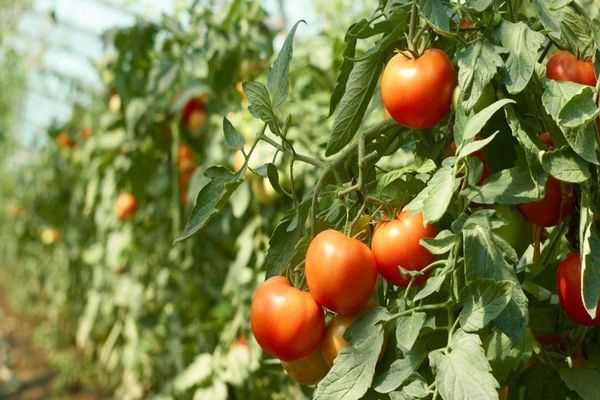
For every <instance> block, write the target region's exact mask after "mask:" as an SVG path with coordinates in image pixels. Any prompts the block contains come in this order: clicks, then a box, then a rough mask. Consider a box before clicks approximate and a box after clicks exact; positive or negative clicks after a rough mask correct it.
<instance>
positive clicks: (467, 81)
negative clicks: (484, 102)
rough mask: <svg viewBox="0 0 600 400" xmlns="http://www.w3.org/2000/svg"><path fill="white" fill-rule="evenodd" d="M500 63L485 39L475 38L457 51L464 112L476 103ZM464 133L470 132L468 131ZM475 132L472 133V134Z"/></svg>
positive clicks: (494, 50) (494, 49) (494, 48)
mask: <svg viewBox="0 0 600 400" xmlns="http://www.w3.org/2000/svg"><path fill="white" fill-rule="evenodd" d="M502 65H504V61H502V58H501V57H500V56H499V55H498V53H497V48H496V47H495V46H494V45H493V44H491V43H490V42H488V41H487V40H485V39H480V40H476V41H475V42H473V43H471V44H469V46H467V47H466V48H465V49H463V50H461V51H460V52H459V53H458V84H459V86H460V88H461V94H462V105H463V108H464V110H465V112H467V111H470V110H471V109H472V108H473V106H474V105H475V103H477V100H479V96H481V93H482V92H483V88H485V86H486V85H487V84H488V83H490V81H491V80H492V78H493V77H494V75H496V70H497V69H498V67H501V66H502ZM490 115H491V114H490ZM486 120H487V119H486ZM477 132H479V130H478V131H477ZM465 133H467V134H471V132H470V131H465ZM476 134H477V133H473V136H475V135H476Z"/></svg>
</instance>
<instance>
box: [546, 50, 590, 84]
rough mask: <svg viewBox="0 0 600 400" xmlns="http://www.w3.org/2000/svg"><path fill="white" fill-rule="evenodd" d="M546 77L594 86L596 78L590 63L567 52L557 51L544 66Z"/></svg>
mask: <svg viewBox="0 0 600 400" xmlns="http://www.w3.org/2000/svg"><path fill="white" fill-rule="evenodd" d="M546 77H547V78H548V79H554V80H557V81H570V82H575V83H579V84H581V85H589V86H596V76H595V74H594V66H593V65H592V63H591V61H582V60H580V59H578V58H577V57H576V56H575V55H574V54H573V53H570V52H568V51H558V52H556V53H554V54H553V55H552V57H550V60H548V64H547V65H546Z"/></svg>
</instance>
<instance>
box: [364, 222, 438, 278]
mask: <svg viewBox="0 0 600 400" xmlns="http://www.w3.org/2000/svg"><path fill="white" fill-rule="evenodd" d="M435 235H436V231H435V227H434V226H433V225H431V224H427V225H425V226H423V214H422V213H421V212H418V213H412V214H411V213H409V212H408V211H402V213H400V215H399V216H398V218H396V219H395V220H393V221H388V222H380V223H379V224H378V225H377V226H376V227H375V232H374V233H373V239H372V240H371V249H372V250H373V255H374V256H375V262H376V263H377V269H378V270H379V273H380V274H381V275H383V277H384V278H385V280H387V281H388V282H389V283H391V284H393V285H396V286H407V285H408V284H409V282H410V277H408V276H407V277H403V276H402V275H401V274H400V270H399V269H398V267H402V268H404V269H406V270H409V271H420V270H422V269H423V268H425V267H426V266H427V265H429V264H431V263H432V262H433V260H434V256H433V254H431V253H430V252H429V251H427V249H425V247H423V246H421V244H420V243H419V241H420V240H421V239H423V238H431V237H434V236H435ZM426 279H427V276H426V275H425V276H421V277H418V278H416V279H415V282H414V283H413V285H415V286H418V285H421V284H423V283H424V282H425V280H426Z"/></svg>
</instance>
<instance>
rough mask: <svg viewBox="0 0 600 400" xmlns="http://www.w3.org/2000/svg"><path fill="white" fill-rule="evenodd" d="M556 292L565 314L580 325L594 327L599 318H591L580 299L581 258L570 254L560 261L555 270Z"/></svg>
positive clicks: (575, 254)
mask: <svg viewBox="0 0 600 400" xmlns="http://www.w3.org/2000/svg"><path fill="white" fill-rule="evenodd" d="M556 291H557V292H558V298H559V299H560V304H561V305H562V308H563V309H564V310H565V313H566V314H567V315H568V316H569V318H571V319H572V320H573V321H575V322H577V323H578V324H581V325H596V324H599V323H600V317H596V318H592V317H591V316H590V315H589V314H588V312H587V311H586V309H585V306H584V304H583V299H582V298H581V256H580V255H579V254H578V253H573V254H570V255H569V256H568V257H566V258H565V259H564V260H562V261H561V262H560V264H559V266H558V269H557V270H556Z"/></svg>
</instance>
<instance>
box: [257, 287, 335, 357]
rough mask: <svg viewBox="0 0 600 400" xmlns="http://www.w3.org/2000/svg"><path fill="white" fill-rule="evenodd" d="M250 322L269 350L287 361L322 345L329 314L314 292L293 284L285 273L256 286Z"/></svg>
mask: <svg viewBox="0 0 600 400" xmlns="http://www.w3.org/2000/svg"><path fill="white" fill-rule="evenodd" d="M250 324H251V326H252V332H253V333H254V337H255V338H256V340H257V341H258V343H259V344H260V345H261V346H262V348H263V349H264V350H265V351H266V352H267V353H269V354H271V355H272V356H275V357H277V358H279V359H280V360H283V361H297V360H299V359H301V358H304V357H307V356H309V355H310V354H311V353H312V352H314V351H315V350H316V349H317V348H318V347H319V345H320V343H321V340H322V338H323V333H324V331H325V316H324V314H323V308H322V307H321V306H320V305H318V304H317V302H315V300H314V299H313V298H312V296H311V295H310V293H308V292H305V291H302V290H298V289H296V288H294V287H292V286H291V285H290V282H289V281H288V279H287V278H285V277H283V276H275V277H272V278H269V279H267V280H266V281H265V282H263V283H262V284H261V285H260V286H259V287H258V289H257V290H256V293H255V294H254V298H253V299H252V305H251V307H250Z"/></svg>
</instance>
